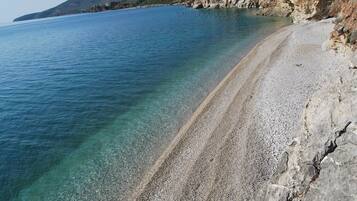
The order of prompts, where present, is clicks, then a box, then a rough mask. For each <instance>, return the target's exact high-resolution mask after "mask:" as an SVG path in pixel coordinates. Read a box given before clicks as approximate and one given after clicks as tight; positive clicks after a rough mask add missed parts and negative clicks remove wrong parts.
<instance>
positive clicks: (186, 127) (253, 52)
mask: <svg viewBox="0 0 357 201" xmlns="http://www.w3.org/2000/svg"><path fill="white" fill-rule="evenodd" d="M290 26H294V25H289V26H287V27H283V28H281V29H279V30H277V31H276V32H274V33H272V34H271V35H269V36H267V37H266V38H264V39H262V41H260V42H259V43H258V44H256V45H255V46H254V47H253V48H252V49H251V50H250V51H249V52H248V53H247V54H246V56H244V57H243V58H242V60H241V61H240V62H239V63H238V64H237V65H236V66H235V67H234V68H233V69H232V70H231V71H230V72H229V73H228V74H227V75H226V76H225V77H224V78H223V80H222V81H221V82H220V83H219V84H218V85H217V86H216V87H215V88H214V89H213V90H212V91H211V92H210V93H209V94H208V96H207V97H206V98H205V99H204V100H203V101H202V103H201V104H200V105H199V107H198V108H197V109H196V110H195V112H194V113H193V114H192V116H191V118H189V120H188V121H187V122H186V123H185V124H184V125H183V126H182V127H181V128H180V130H179V132H178V134H177V135H176V136H175V138H174V139H173V140H172V141H171V143H170V144H169V146H168V147H167V149H166V150H165V151H164V152H163V153H162V154H161V156H160V157H159V158H158V160H157V161H156V162H155V164H154V165H153V166H152V168H151V169H150V170H149V171H148V172H147V174H146V175H145V177H144V179H142V182H141V183H140V185H138V188H137V190H136V191H135V192H134V194H133V196H132V197H131V200H136V199H138V197H139V196H140V194H141V193H143V191H144V189H145V188H146V187H147V185H148V184H149V182H150V181H151V180H152V179H153V177H154V175H155V174H156V173H157V172H158V171H159V169H160V168H161V166H162V165H163V163H165V160H168V158H169V157H170V154H172V152H173V150H174V149H175V147H176V146H177V145H178V144H179V143H180V141H181V140H182V139H183V138H184V137H185V135H187V131H188V130H189V129H190V128H191V127H192V126H194V124H195V123H196V121H198V119H199V118H200V117H201V116H202V113H203V112H205V110H206V109H207V107H209V106H210V104H211V102H212V100H213V99H214V98H215V96H217V95H218V94H219V93H221V92H222V90H224V88H225V87H226V86H227V84H228V82H230V81H232V79H234V78H236V77H237V76H238V73H239V72H241V71H242V70H243V68H245V67H246V65H245V63H246V62H250V61H251V60H253V59H254V58H253V57H254V56H255V55H256V51H257V49H258V48H259V47H261V46H262V44H263V43H265V42H266V41H268V40H269V39H271V38H274V37H276V35H277V34H279V33H281V32H284V31H286V29H288V27H290Z"/></svg>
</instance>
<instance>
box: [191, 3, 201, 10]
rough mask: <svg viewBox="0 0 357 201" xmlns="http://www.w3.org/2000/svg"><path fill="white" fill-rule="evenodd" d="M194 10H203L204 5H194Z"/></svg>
mask: <svg viewBox="0 0 357 201" xmlns="http://www.w3.org/2000/svg"><path fill="white" fill-rule="evenodd" d="M192 8H193V9H201V8H203V5H202V3H197V4H193V6H192Z"/></svg>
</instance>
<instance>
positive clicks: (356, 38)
mask: <svg viewBox="0 0 357 201" xmlns="http://www.w3.org/2000/svg"><path fill="white" fill-rule="evenodd" d="M330 12H331V13H332V14H333V15H335V16H337V18H336V20H335V23H336V26H335V29H334V31H333V32H332V33H331V41H332V44H331V45H332V48H334V49H337V48H339V46H340V45H341V44H342V45H344V46H347V47H349V48H351V49H352V51H355V50H357V1H356V0H354V1H348V0H344V1H337V2H336V3H335V5H334V7H333V8H332V9H331V11H330Z"/></svg>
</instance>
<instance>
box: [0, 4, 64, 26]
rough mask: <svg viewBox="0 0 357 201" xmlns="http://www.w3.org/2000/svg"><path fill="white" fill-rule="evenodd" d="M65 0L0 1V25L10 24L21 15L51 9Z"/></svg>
mask: <svg viewBox="0 0 357 201" xmlns="http://www.w3.org/2000/svg"><path fill="white" fill-rule="evenodd" d="M65 1H66V0H1V1H0V23H7V22H11V21H12V20H13V19H15V18H16V17H20V16H21V15H25V14H29V13H33V12H38V11H43V10H46V9H48V8H52V7H54V6H56V5H58V4H60V3H62V2H65Z"/></svg>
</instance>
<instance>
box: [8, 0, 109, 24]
mask: <svg viewBox="0 0 357 201" xmlns="http://www.w3.org/2000/svg"><path fill="white" fill-rule="evenodd" d="M110 2H114V0H68V1H66V2H64V3H62V4H60V5H58V6H56V7H54V8H51V9H48V10H45V11H42V12H38V13H32V14H28V15H24V16H21V17H19V18H16V19H15V20H14V21H23V20H31V19H38V18H45V17H54V16H61V15H68V14H75V13H81V12H87V10H88V9H90V8H91V7H93V6H95V5H104V4H106V3H110Z"/></svg>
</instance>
